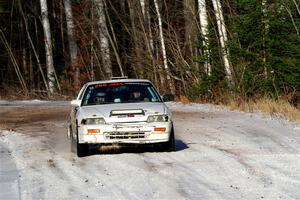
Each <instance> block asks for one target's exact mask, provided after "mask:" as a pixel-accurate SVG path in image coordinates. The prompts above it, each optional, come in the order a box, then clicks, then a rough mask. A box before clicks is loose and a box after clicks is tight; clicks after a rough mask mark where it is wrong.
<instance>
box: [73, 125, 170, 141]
mask: <svg viewBox="0 0 300 200" xmlns="http://www.w3.org/2000/svg"><path fill="white" fill-rule="evenodd" d="M171 129H172V123H171V122H153V123H147V122H142V123H111V124H103V125H81V126H79V127H78V142H79V143H90V144H101V143H103V144H105V143H107V144H109V143H120V144H122V143H123V144H151V143H159V142H167V141H168V140H169V137H170V133H171ZM89 130H94V131H93V132H94V133H88V132H89ZM158 130H159V131H158Z"/></svg>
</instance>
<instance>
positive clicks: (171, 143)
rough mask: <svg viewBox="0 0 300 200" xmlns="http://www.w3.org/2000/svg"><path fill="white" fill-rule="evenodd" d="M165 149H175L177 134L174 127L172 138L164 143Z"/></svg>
mask: <svg viewBox="0 0 300 200" xmlns="http://www.w3.org/2000/svg"><path fill="white" fill-rule="evenodd" d="M162 147H163V150H165V151H175V135H174V128H173V127H172V130H171V134H170V138H169V141H168V142H164V143H163V144H162Z"/></svg>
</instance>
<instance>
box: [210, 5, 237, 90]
mask: <svg viewBox="0 0 300 200" xmlns="http://www.w3.org/2000/svg"><path fill="white" fill-rule="evenodd" d="M212 2H213V7H214V10H215V15H216V20H217V26H218V32H219V39H220V44H221V51H222V58H223V62H224V67H225V73H226V78H227V80H228V82H229V84H230V85H231V86H232V84H233V82H232V81H233V80H232V71H231V67H230V63H229V53H228V49H227V47H226V43H227V40H228V39H227V32H226V26H225V20H224V17H223V11H222V6H221V3H220V0H212Z"/></svg>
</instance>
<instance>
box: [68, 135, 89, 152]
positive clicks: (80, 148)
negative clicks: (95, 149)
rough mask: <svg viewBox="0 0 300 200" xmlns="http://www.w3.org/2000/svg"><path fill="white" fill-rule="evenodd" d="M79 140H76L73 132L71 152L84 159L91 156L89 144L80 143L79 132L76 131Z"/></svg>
mask: <svg viewBox="0 0 300 200" xmlns="http://www.w3.org/2000/svg"><path fill="white" fill-rule="evenodd" d="M71 131H72V129H71ZM76 136H77V138H74V135H73V133H72V132H71V152H73V153H76V154H77V156H78V157H84V156H88V155H89V144H79V143H78V131H76Z"/></svg>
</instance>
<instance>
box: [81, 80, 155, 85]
mask: <svg viewBox="0 0 300 200" xmlns="http://www.w3.org/2000/svg"><path fill="white" fill-rule="evenodd" d="M116 82H118V83H120V82H122V83H128V82H148V83H151V81H149V80H147V79H114V80H103V81H93V82H87V83H86V85H88V86H89V85H94V84H102V83H116Z"/></svg>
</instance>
